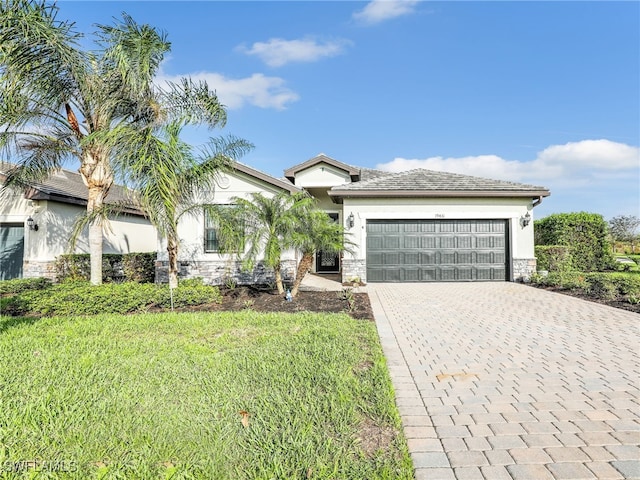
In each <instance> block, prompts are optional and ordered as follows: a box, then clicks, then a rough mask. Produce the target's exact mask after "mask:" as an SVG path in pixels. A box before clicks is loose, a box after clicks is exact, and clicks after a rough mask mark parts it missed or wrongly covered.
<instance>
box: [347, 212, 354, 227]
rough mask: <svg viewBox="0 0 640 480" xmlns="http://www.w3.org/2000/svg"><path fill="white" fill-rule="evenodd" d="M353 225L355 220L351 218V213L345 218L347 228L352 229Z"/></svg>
mask: <svg viewBox="0 0 640 480" xmlns="http://www.w3.org/2000/svg"><path fill="white" fill-rule="evenodd" d="M355 224H356V218H355V217H354V216H353V212H351V213H350V214H349V216H348V217H347V228H353V226H354V225H355Z"/></svg>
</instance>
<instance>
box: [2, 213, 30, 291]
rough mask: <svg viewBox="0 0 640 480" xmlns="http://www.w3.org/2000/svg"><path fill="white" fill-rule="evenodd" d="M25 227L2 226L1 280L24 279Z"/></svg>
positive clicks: (19, 225)
mask: <svg viewBox="0 0 640 480" xmlns="http://www.w3.org/2000/svg"><path fill="white" fill-rule="evenodd" d="M23 256H24V226H23V225H21V224H18V225H6V224H5V225H0V280H10V279H12V278H20V277H22V260H23Z"/></svg>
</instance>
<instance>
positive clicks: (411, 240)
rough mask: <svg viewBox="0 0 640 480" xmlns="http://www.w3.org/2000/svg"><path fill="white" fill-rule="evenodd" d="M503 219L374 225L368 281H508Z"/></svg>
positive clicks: (369, 237)
mask: <svg viewBox="0 0 640 480" xmlns="http://www.w3.org/2000/svg"><path fill="white" fill-rule="evenodd" d="M507 231H508V230H507V222H506V221H505V220H405V221H403V220H370V221H368V222H367V279H368V281H370V282H433V281H438V282H442V281H490V280H494V281H495V280H499V281H504V280H506V276H507V274H508V269H507V266H506V261H507V259H508V256H507V250H506V245H507V243H506V238H507Z"/></svg>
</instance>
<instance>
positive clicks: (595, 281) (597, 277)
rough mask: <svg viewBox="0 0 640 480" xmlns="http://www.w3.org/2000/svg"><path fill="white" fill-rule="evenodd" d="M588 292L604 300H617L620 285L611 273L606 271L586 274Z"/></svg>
mask: <svg viewBox="0 0 640 480" xmlns="http://www.w3.org/2000/svg"><path fill="white" fill-rule="evenodd" d="M586 281H587V292H589V294H590V295H593V296H594V297H596V298H600V299H602V300H615V299H616V298H617V297H618V287H617V286H616V285H615V283H614V281H613V278H612V276H611V275H608V274H606V273H591V274H589V275H587V276H586Z"/></svg>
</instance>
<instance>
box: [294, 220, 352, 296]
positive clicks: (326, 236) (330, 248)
mask: <svg viewBox="0 0 640 480" xmlns="http://www.w3.org/2000/svg"><path fill="white" fill-rule="evenodd" d="M298 215H299V216H298V220H297V224H296V228H295V229H294V232H293V235H292V243H293V245H294V246H295V248H297V249H298V250H300V251H301V252H302V257H301V258H300V261H299V262H298V267H297V269H296V279H295V281H294V282H293V286H292V287H291V295H292V296H293V297H295V296H296V295H298V290H299V288H300V284H301V283H302V280H303V279H304V277H305V275H306V274H307V272H308V271H309V270H310V269H311V266H312V265H313V255H314V254H315V252H317V251H325V252H329V253H340V252H343V251H345V250H348V249H349V247H350V245H353V244H352V242H350V241H349V240H348V239H346V234H345V231H344V228H343V227H342V225H339V224H337V223H335V222H334V221H333V220H332V219H331V217H329V215H327V214H326V212H324V211H322V210H320V209H318V208H311V209H304V210H301V211H299V214H298Z"/></svg>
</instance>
